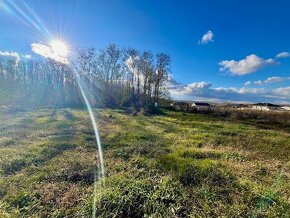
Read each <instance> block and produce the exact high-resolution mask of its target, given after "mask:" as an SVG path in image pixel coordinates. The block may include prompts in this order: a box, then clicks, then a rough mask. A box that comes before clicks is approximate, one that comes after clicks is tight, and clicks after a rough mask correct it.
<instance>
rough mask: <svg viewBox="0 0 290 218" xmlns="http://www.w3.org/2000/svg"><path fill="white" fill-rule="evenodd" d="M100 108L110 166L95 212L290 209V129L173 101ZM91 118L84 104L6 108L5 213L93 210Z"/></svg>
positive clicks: (237, 213) (198, 213) (284, 212)
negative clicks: (149, 111)
mask: <svg viewBox="0 0 290 218" xmlns="http://www.w3.org/2000/svg"><path fill="white" fill-rule="evenodd" d="M95 112H96V114H98V122H99V126H100V131H101V138H102V143H103V147H104V155H105V165H106V179H105V180H102V181H98V183H97V186H98V191H97V198H96V209H97V211H96V213H97V216H98V217H250V216H251V217H289V216H290V213H289V211H290V202H289V196H290V191H289V190H290V186H289V184H290V183H289V176H290V171H289V169H290V162H289V161H290V158H289V157H290V134H289V132H288V131H284V130H283V129H281V128H272V129H271V128H263V126H260V125H259V123H255V119H251V122H244V121H239V120H231V119H221V118H220V117H215V116H212V115H207V114H192V113H181V112H174V111H168V110H162V111H161V112H162V113H160V114H157V115H152V116H146V114H143V113H137V114H132V112H131V110H126V111H125V110H116V109H114V110H113V109H103V110H101V109H100V110H96V111H95ZM134 115H135V116H134ZM89 124H90V120H89V116H88V114H87V112H86V111H85V110H82V109H57V110H54V109H38V110H35V111H11V110H10V109H9V108H5V107H2V108H1V109H0V176H1V177H0V199H1V200H0V217H90V216H91V214H92V203H93V199H92V196H93V186H94V174H95V172H96V170H97V169H96V165H97V160H96V144H95V139H94V132H93V131H92V127H91V126H90V125H89ZM255 124H256V125H255Z"/></svg>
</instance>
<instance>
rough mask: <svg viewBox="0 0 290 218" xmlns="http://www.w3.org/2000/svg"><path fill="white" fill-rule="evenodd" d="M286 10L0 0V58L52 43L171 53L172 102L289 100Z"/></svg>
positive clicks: (276, 4)
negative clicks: (108, 45) (181, 100)
mask: <svg viewBox="0 0 290 218" xmlns="http://www.w3.org/2000/svg"><path fill="white" fill-rule="evenodd" d="M7 2H8V3H7ZM289 9H290V1H288V0H284V1H282V0H275V1H270V0H269V1H262V0H256V1H255V0H251V1H250V0H236V1H234V0H231V1H229V0H224V1H215V0H212V1H211V0H208V1H194V0H188V1H187V0H179V1H177V0H175V1H169V0H158V1H157V0H143V1H141V0H138V1H136V0H135V1H134V0H103V1H100V0H94V1H93V0H41V1H39V0H26V1H22V0H17V1H16V0H14V1H13V0H9V1H8V0H0V51H1V52H2V53H0V54H3V55H4V54H8V53H7V52H17V53H19V54H31V55H34V54H33V52H32V51H31V44H32V43H40V42H43V43H46V42H47V41H48V40H50V39H51V38H62V39H63V40H64V41H66V42H67V43H68V44H69V45H71V46H72V47H81V48H89V47H96V48H100V47H103V46H105V45H107V44H108V43H110V42H113V43H116V44H119V45H120V46H122V47H134V48H137V49H140V50H152V51H153V52H166V53H168V54H170V55H171V57H172V60H173V62H172V74H173V79H172V80H171V81H170V82H169V85H168V87H170V88H168V89H169V92H170V93H171V95H172V96H173V97H174V98H180V99H190V100H207V99H208V100H212V101H227V100H230V101H253V102H258V101H271V102H277V103H289V102H290V79H289V77H290V57H288V56H289V54H288V53H287V52H290V40H289V39H290V22H289V20H290V13H289ZM209 31H210V34H209ZM203 36H204V39H205V40H204V41H203V42H202V41H201V40H202V37H203ZM5 52H6V53H5ZM282 52H284V53H282ZM280 53H282V54H280ZM278 54H280V55H279V56H280V57H279V58H278V57H276V56H277V55H278ZM222 68H223V70H222ZM245 83H246V85H245Z"/></svg>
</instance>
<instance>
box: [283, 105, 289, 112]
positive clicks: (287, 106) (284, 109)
mask: <svg viewBox="0 0 290 218" xmlns="http://www.w3.org/2000/svg"><path fill="white" fill-rule="evenodd" d="M281 110H283V111H290V105H283V106H281Z"/></svg>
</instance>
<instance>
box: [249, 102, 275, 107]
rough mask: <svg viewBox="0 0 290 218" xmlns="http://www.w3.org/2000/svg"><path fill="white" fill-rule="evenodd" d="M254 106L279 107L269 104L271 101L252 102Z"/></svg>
mask: <svg viewBox="0 0 290 218" xmlns="http://www.w3.org/2000/svg"><path fill="white" fill-rule="evenodd" d="M253 105H254V106H265V107H281V106H280V105H276V104H271V103H257V104H253Z"/></svg>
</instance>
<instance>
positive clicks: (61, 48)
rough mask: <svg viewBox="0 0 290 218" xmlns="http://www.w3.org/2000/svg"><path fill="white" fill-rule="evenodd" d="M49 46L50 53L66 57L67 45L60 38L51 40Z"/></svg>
mask: <svg viewBox="0 0 290 218" xmlns="http://www.w3.org/2000/svg"><path fill="white" fill-rule="evenodd" d="M50 48H51V51H52V53H53V54H54V55H55V56H59V57H63V58H64V57H67V55H68V47H67V45H66V44H65V43H64V42H63V41H60V40H52V41H51V43H50Z"/></svg>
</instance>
